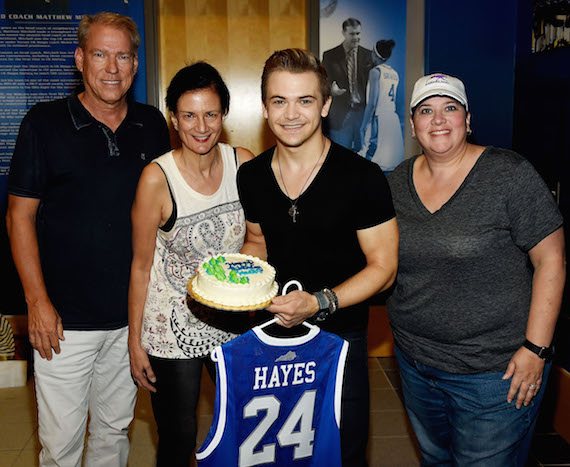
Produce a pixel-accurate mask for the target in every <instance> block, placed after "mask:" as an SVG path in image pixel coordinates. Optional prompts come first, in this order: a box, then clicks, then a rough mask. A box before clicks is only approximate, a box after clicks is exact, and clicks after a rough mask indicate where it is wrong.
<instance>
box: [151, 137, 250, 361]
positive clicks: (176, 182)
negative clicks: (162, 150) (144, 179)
mask: <svg viewBox="0 0 570 467" xmlns="http://www.w3.org/2000/svg"><path fill="white" fill-rule="evenodd" d="M218 147H219V149H220V152H221V155H222V161H223V176H222V182H221V184H220V187H219V188H218V190H217V191H216V192H215V193H214V194H212V195H203V194H201V193H198V192H197V191H195V190H193V189H192V188H191V187H190V185H188V183H187V182H186V180H184V177H183V176H182V174H181V173H180V171H179V170H178V167H177V166H176V163H175V162H174V158H173V156H172V152H168V153H166V154H164V155H162V156H160V157H159V158H157V159H155V160H154V162H156V163H157V164H158V165H159V166H160V167H161V168H162V170H163V171H164V173H165V175H166V179H167V181H168V185H169V188H170V192H171V195H172V199H173V203H174V206H175V208H174V209H173V213H174V212H175V218H176V220H175V222H174V224H173V225H172V226H171V228H169V229H168V231H165V230H163V229H165V228H167V226H168V224H171V221H169V222H167V224H166V225H165V226H164V227H163V228H161V229H159V230H158V232H157V235H156V247H155V250H154V260H153V264H152V268H151V272H150V281H149V284H148V290H147V297H146V303H145V308H144V314H143V326H142V338H141V340H142V346H143V348H144V349H145V350H146V352H147V353H148V354H150V355H153V356H155V357H161V358H194V357H201V356H205V355H208V354H209V353H210V351H211V350H212V349H213V348H214V347H216V346H218V345H221V344H223V343H225V342H227V341H229V340H231V339H233V338H234V337H235V336H236V335H235V334H233V333H231V332H227V331H224V330H221V329H218V328H216V327H214V326H211V325H210V324H206V323H205V322H203V321H201V320H200V319H198V318H197V317H196V316H194V314H193V313H192V311H191V310H190V309H189V306H188V304H187V301H186V297H187V291H186V283H187V282H188V279H189V278H190V277H191V276H192V275H193V274H194V271H195V270H196V268H197V267H198V265H199V264H200V262H201V261H202V258H204V257H206V256H210V255H217V254H221V253H238V252H239V251H240V250H241V247H242V245H243V241H244V237H245V217H244V214H243V208H242V206H241V203H240V201H239V196H238V191H237V184H236V174H237V158H236V156H235V152H234V149H233V148H232V147H231V146H229V145H227V144H223V143H219V144H218ZM193 305H194V302H190V306H193ZM213 313H215V312H213ZM208 322H210V320H208Z"/></svg>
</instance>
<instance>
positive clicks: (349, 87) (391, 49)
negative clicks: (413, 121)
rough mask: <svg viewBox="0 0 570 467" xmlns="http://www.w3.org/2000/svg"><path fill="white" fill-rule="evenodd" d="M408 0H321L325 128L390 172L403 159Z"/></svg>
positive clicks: (335, 139) (320, 28) (320, 27)
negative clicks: (328, 97) (329, 99)
mask: <svg viewBox="0 0 570 467" xmlns="http://www.w3.org/2000/svg"><path fill="white" fill-rule="evenodd" d="M406 8H407V1H406V0H320V8H319V25H318V29H319V56H320V58H321V59H322V61H323V65H324V66H325V68H326V69H327V73H328V75H329V79H330V80H331V82H332V96H333V104H332V107H331V111H330V113H329V116H328V118H327V121H326V125H325V131H326V132H327V135H328V136H329V137H330V138H331V139H332V140H333V141H335V142H337V143H339V144H341V145H343V146H345V147H347V148H349V149H352V150H353V151H355V152H357V153H359V154H360V155H361V156H363V157H366V158H367V159H369V160H372V161H373V162H375V163H377V164H378V165H379V166H380V167H381V168H382V170H383V171H384V172H385V173H389V172H391V171H392V170H394V168H395V167H396V166H397V165H398V164H399V163H400V162H402V161H403V160H404V139H403V131H404V118H406V117H407V114H406V112H405V109H404V82H405V63H406V61H405V59H406Z"/></svg>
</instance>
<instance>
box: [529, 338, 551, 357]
mask: <svg viewBox="0 0 570 467" xmlns="http://www.w3.org/2000/svg"><path fill="white" fill-rule="evenodd" d="M523 346H524V347H526V348H527V349H528V350H530V351H531V352H532V353H535V354H536V355H538V356H539V357H540V358H542V359H543V360H546V361H547V362H549V361H550V360H551V359H552V354H553V351H552V346H551V347H541V346H539V345H536V344H533V343H532V342H531V341H529V340H528V339H525V341H524V344H523Z"/></svg>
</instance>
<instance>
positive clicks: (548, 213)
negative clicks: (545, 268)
mask: <svg viewBox="0 0 570 467" xmlns="http://www.w3.org/2000/svg"><path fill="white" fill-rule="evenodd" d="M508 188H509V190H508V193H507V196H508V201H507V203H508V213H509V219H510V226H511V237H512V239H513V242H514V243H515V244H516V245H517V246H518V247H519V248H521V249H522V250H523V251H525V252H528V251H529V250H530V249H532V248H533V247H534V246H536V245H537V244H538V243H539V242H540V241H541V240H543V239H544V238H546V237H547V236H548V235H550V234H551V233H552V232H554V231H555V230H556V229H558V228H559V227H560V226H561V225H562V223H563V218H562V215H561V214H560V211H559V209H558V206H557V205H556V202H555V200H554V197H553V196H552V193H551V192H550V190H549V189H548V187H547V186H546V183H544V180H542V178H541V177H540V175H539V174H538V173H537V172H536V170H535V169H534V167H533V166H532V164H531V163H530V162H528V161H527V160H526V159H525V160H523V161H522V162H521V163H520V164H518V166H517V167H516V169H515V170H514V171H513V177H512V179H511V184H510V187H508Z"/></svg>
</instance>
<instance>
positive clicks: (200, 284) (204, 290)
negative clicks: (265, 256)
mask: <svg viewBox="0 0 570 467" xmlns="http://www.w3.org/2000/svg"><path fill="white" fill-rule="evenodd" d="M192 288H193V292H194V293H195V294H196V295H198V296H199V297H200V298H203V299H205V300H208V301H210V302H213V303H214V304H217V305H223V306H227V307H255V306H256V305H260V304H265V303H267V302H269V301H271V300H272V299H273V297H275V295H276V294H277V283H276V282H275V269H274V268H273V266H271V265H270V264H269V263H267V262H266V261H263V260H261V259H259V258H256V257H254V256H249V255H242V254H241V253H230V254H226V255H220V256H214V257H211V256H210V257H208V258H205V259H204V261H203V262H202V263H201V264H200V268H199V270H198V274H197V275H196V276H195V277H194V279H193V280H192Z"/></svg>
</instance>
